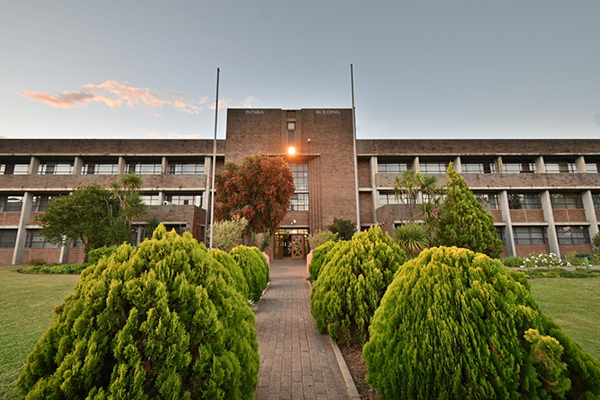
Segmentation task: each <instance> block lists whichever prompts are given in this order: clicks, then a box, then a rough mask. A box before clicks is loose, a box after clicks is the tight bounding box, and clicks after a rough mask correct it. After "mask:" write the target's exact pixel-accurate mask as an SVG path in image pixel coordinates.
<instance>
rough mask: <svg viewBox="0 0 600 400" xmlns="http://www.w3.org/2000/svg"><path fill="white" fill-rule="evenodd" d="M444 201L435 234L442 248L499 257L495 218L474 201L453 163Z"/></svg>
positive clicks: (471, 193) (448, 173) (499, 247)
mask: <svg viewBox="0 0 600 400" xmlns="http://www.w3.org/2000/svg"><path fill="white" fill-rule="evenodd" d="M447 175H448V182H447V183H446V198H445V199H444V202H443V203H442V206H441V212H440V217H439V222H438V228H437V232H436V240H437V243H438V244H439V245H441V246H456V247H463V248H467V249H469V250H472V251H475V252H478V253H484V254H487V255H489V256H490V257H498V255H499V254H500V252H501V251H502V245H503V244H502V240H500V239H498V236H497V234H496V228H495V227H494V219H493V218H492V216H491V215H490V214H488V213H487V212H486V211H485V210H484V209H483V206H482V205H481V204H480V203H479V202H478V201H477V199H476V198H475V196H474V195H473V192H472V191H471V189H469V187H468V186H467V184H466V183H465V181H464V179H462V178H461V177H460V175H459V174H458V173H457V172H456V171H454V165H453V163H450V165H449V166H448V171H447Z"/></svg>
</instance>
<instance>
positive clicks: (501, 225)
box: [0, 109, 600, 264]
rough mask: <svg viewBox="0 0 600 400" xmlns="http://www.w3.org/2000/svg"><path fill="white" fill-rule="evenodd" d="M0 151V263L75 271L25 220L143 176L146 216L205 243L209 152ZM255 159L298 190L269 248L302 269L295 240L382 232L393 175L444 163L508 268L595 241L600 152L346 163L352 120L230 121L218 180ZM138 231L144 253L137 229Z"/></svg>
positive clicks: (261, 112)
mask: <svg viewBox="0 0 600 400" xmlns="http://www.w3.org/2000/svg"><path fill="white" fill-rule="evenodd" d="M0 144H1V146H0V264H20V263H26V262H28V261H29V260H31V259H32V258H44V259H46V260H47V261H48V262H58V261H60V262H76V261H80V260H81V259H82V250H81V249H80V248H79V247H78V245H77V243H75V244H69V245H68V246H65V247H63V248H58V247H56V246H53V245H50V244H49V243H46V242H45V241H44V240H43V238H42V237H40V235H39V226H36V225H35V221H34V218H35V216H36V215H37V214H38V213H40V212H43V211H44V209H45V207H46V206H47V204H48V202H50V201H51V200H52V199H53V198H55V197H56V196H59V195H63V194H67V193H69V192H70V191H72V190H73V188H75V187H76V186H78V185H80V184H87V183H91V182H97V183H100V184H102V185H108V184H110V182H112V181H114V180H116V179H118V175H119V174H123V173H127V172H135V173H138V174H140V175H141V176H142V178H143V180H144V189H143V190H144V201H145V202H146V203H147V204H148V205H149V206H150V207H149V213H148V214H149V215H157V216H158V217H159V218H160V219H161V220H162V221H163V222H164V223H165V224H166V225H167V226H168V227H174V228H177V229H179V230H187V231H190V232H191V233H192V234H193V235H194V236H195V237H196V238H198V239H200V240H202V239H203V238H204V233H205V227H206V226H207V211H206V210H207V209H208V205H209V203H210V201H209V200H210V199H209V196H208V195H207V193H208V191H207V190H208V189H207V188H210V175H211V171H212V165H211V164H212V151H213V141H212V140H119V139H107V140H90V139H73V140H68V139H60V140H57V139H48V140H25V139H3V140H1V141H0ZM292 147H293V148H294V150H295V152H294V153H293V154H291V153H290V152H289V150H290V148H292ZM355 151H356V154H355ZM258 152H262V153H265V154H270V155H281V156H283V157H285V158H286V159H287V161H288V163H290V165H291V168H292V172H293V174H294V180H295V183H296V193H295V194H294V196H293V198H292V204H291V206H290V210H289V211H288V213H287V215H286V217H285V219H284V220H283V222H282V223H281V225H280V228H279V230H278V232H277V234H276V235H275V237H274V238H273V242H272V246H271V248H270V249H269V252H270V253H271V255H272V256H274V257H277V258H281V257H294V258H302V257H304V256H305V254H306V251H307V250H308V249H307V241H306V237H307V236H308V235H309V234H310V233H313V232H315V231H316V230H319V229H327V227H328V226H329V225H330V224H331V223H332V222H333V219H334V218H344V219H350V220H352V221H355V222H356V221H357V219H360V226H361V227H363V228H364V227H368V226H371V225H373V224H375V223H379V224H380V225H381V226H382V227H383V228H384V229H385V230H386V231H388V232H390V233H392V232H393V230H394V228H395V226H397V225H398V224H401V223H402V222H403V221H405V218H403V217H405V215H406V214H405V213H406V206H405V205H404V204H402V199H398V198H396V196H394V194H393V186H394V179H395V176H397V175H398V174H400V173H401V172H402V171H404V170H406V169H414V170H416V171H419V172H421V173H423V174H426V175H437V176H438V182H439V183H440V184H442V183H444V181H445V171H446V168H447V166H448V163H449V162H454V165H455V169H456V170H457V171H458V172H459V173H461V175H462V176H463V178H464V179H465V181H466V182H467V184H468V185H469V186H470V187H471V189H472V190H473V192H474V193H475V194H476V195H477V196H478V198H479V199H480V201H481V202H482V204H483V205H484V207H485V208H486V209H487V210H488V211H489V212H490V213H491V214H492V216H493V217H494V223H495V225H496V228H497V230H498V235H499V236H500V237H501V238H502V240H503V241H504V243H505V249H504V252H503V255H505V256H506V255H515V254H517V255H528V254H529V253H531V252H533V251H536V252H538V251H546V252H554V253H557V254H559V255H565V254H567V253H569V252H572V251H576V252H582V253H589V252H591V244H590V242H591V238H592V237H593V236H594V235H595V234H596V233H597V232H598V218H599V215H600V213H599V212H598V210H599V209H600V174H599V173H600V169H599V164H600V140H401V139H399V140H369V139H366V140H365V139H362V140H358V141H357V142H356V150H355V146H354V141H353V122H352V110H350V109H325V110H323V109H301V110H282V109H229V110H228V115H227V129H226V140H219V141H218V143H217V166H216V168H217V172H219V169H220V168H221V167H222V166H223V165H224V163H225V162H229V161H231V162H236V163H237V162H240V161H241V160H242V159H243V158H244V157H245V156H247V155H251V154H256V153H258ZM357 180H358V182H357ZM357 201H358V203H359V204H358V206H357ZM138 223H139V225H140V229H139V230H138V232H139V234H138V239H139V240H141V239H142V237H143V236H144V234H145V233H144V230H143V225H144V224H145V222H144V221H139V222H138Z"/></svg>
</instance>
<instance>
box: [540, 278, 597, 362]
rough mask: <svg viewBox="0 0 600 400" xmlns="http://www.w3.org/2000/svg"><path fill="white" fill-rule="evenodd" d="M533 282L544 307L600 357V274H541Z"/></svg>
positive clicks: (562, 325) (579, 341) (572, 334)
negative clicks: (569, 276)
mask: <svg viewBox="0 0 600 400" xmlns="http://www.w3.org/2000/svg"><path fill="white" fill-rule="evenodd" d="M529 283H530V284H531V291H532V293H533V298H534V299H535V301H536V302H537V304H538V305H539V306H540V308H541V309H542V311H543V312H545V313H546V314H548V315H550V316H551V317H552V318H553V319H554V322H556V323H557V324H558V325H559V326H560V327H561V328H562V329H563V330H564V331H565V332H566V333H567V334H568V335H569V336H570V337H571V338H572V339H573V340H575V341H576V342H577V343H579V345H581V347H583V348H584V349H585V350H586V351H588V352H589V353H591V354H592V355H593V356H594V357H596V359H597V360H600V278H586V279H564V278H540V279H530V280H529Z"/></svg>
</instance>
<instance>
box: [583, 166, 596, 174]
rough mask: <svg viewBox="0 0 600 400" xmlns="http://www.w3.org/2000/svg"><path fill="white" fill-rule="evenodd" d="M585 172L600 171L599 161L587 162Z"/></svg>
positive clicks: (594, 172)
mask: <svg viewBox="0 0 600 400" xmlns="http://www.w3.org/2000/svg"><path fill="white" fill-rule="evenodd" d="M585 172H587V173H588V174H597V173H598V164H597V163H585Z"/></svg>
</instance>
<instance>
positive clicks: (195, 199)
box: [0, 194, 202, 212]
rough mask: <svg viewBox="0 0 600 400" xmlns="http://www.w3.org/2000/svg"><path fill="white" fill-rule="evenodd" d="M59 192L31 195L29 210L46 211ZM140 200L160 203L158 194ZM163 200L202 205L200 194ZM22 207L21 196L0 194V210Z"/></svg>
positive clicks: (173, 195) (172, 202) (171, 196)
mask: <svg viewBox="0 0 600 400" xmlns="http://www.w3.org/2000/svg"><path fill="white" fill-rule="evenodd" d="M60 196H61V195H60V194H42V195H35V196H33V201H32V206H31V211H34V212H37V211H46V210H47V209H48V205H49V204H50V203H51V202H52V201H53V200H54V199H56V198H58V197H60ZM140 197H141V198H142V202H143V203H144V204H146V205H149V206H156V205H161V202H160V198H159V196H158V194H144V195H141V196H140ZM164 201H167V202H169V203H170V204H175V205H182V206H183V205H195V206H197V207H201V206H202V194H166V195H165V196H164ZM22 208H23V196H8V195H0V212H20V211H21V210H22Z"/></svg>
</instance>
